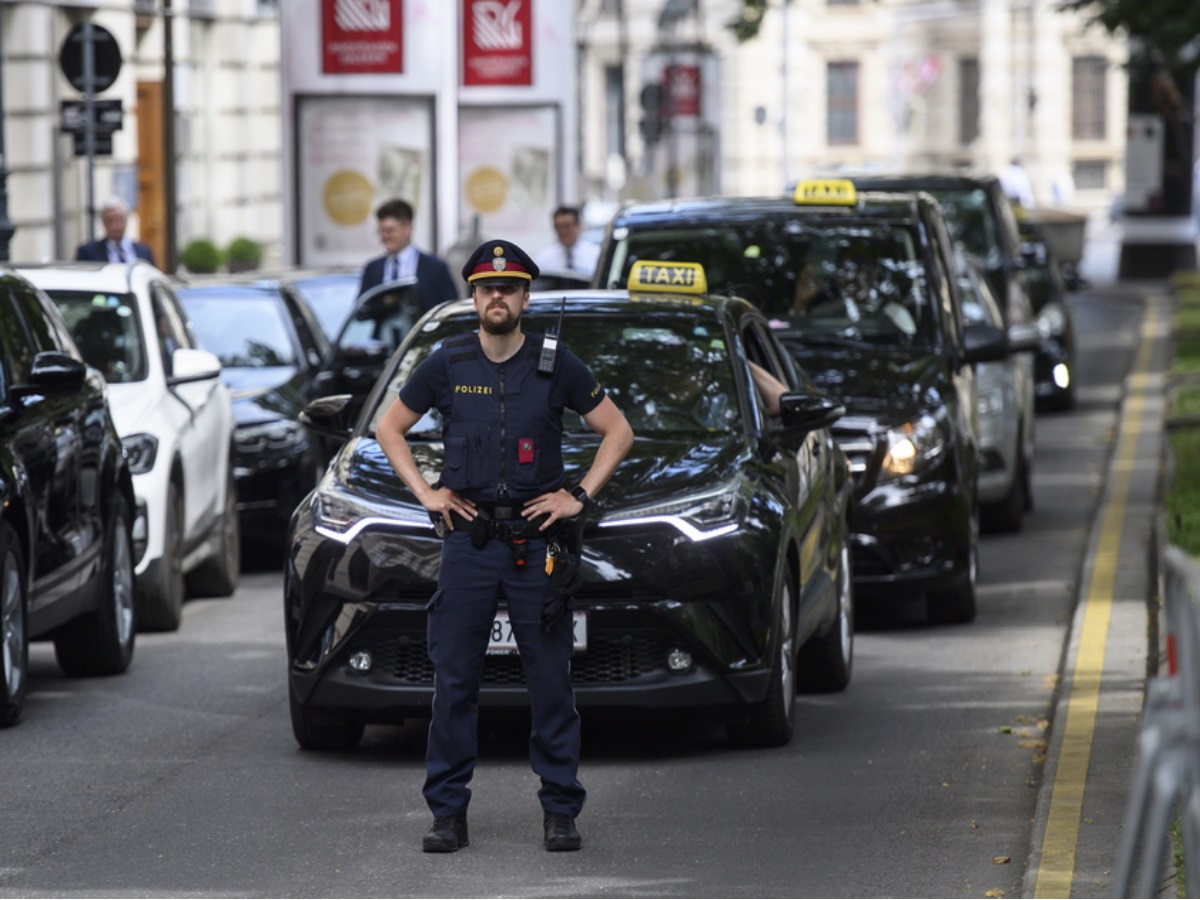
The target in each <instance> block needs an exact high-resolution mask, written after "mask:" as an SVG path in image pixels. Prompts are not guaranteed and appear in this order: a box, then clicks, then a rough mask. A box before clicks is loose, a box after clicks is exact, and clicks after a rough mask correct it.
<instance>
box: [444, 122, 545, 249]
mask: <svg viewBox="0 0 1200 900" xmlns="http://www.w3.org/2000/svg"><path fill="white" fill-rule="evenodd" d="M558 130H559V129H558V110H557V108H556V107H553V106H537V107H505V108H499V107H487V108H481V107H462V108H461V109H460V111H459V122H458V134H459V152H458V156H459V163H460V179H461V183H460V185H459V198H460V199H459V209H460V215H461V221H462V222H463V223H464V230H468V231H469V230H470V227H471V225H472V223H473V222H475V221H478V223H479V239H480V240H487V239H489V238H505V239H507V240H510V241H513V242H514V243H516V244H518V245H519V246H520V247H521V248H522V249H524V250H525V251H526V252H527V253H529V254H530V255H531V256H536V255H537V253H538V251H539V250H541V249H542V247H544V246H545V245H546V244H548V243H549V242H550V241H551V240H553V237H554V232H553V228H552V222H551V218H552V214H553V212H554V208H555V206H557V205H558V192H559V186H558V184H557V183H556V178H557V172H558V169H559V166H558V162H557V160H558V155H559V153H560V152H561V148H560V144H559V138H558Z"/></svg>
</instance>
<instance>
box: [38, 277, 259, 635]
mask: <svg viewBox="0 0 1200 900" xmlns="http://www.w3.org/2000/svg"><path fill="white" fill-rule="evenodd" d="M18 270H19V271H20V272H21V274H23V275H24V276H25V277H26V278H28V279H29V280H30V281H31V282H33V283H34V284H35V285H36V286H37V287H39V288H41V289H42V290H43V291H45V292H46V294H48V295H49V296H50V298H51V299H52V300H53V301H54V303H55V305H56V306H57V307H58V308H59V310H61V311H62V314H63V317H64V318H65V319H66V321H67V325H68V327H69V328H70V329H71V334H72V336H73V337H74V338H75V342H76V344H78V346H79V349H80V350H81V351H82V353H83V357H84V359H85V360H87V362H88V364H89V365H91V366H93V367H94V368H96V369H99V370H100V371H101V372H102V373H103V374H104V377H105V379H106V380H107V381H108V396H109V404H110V406H111V407H112V415H113V420H114V422H115V424H116V426H117V432H118V434H120V436H121V442H122V444H123V445H124V448H125V455H126V457H127V458H128V460H129V467H130V470H131V472H132V473H133V487H134V493H135V494H136V497H137V511H136V515H135V520H134V551H135V556H136V558H137V567H136V570H135V572H136V579H137V582H136V588H137V590H136V593H137V616H138V626H139V628H141V629H143V630H148V631H174V630H175V629H176V628H178V627H179V623H180V620H181V618H182V615H183V600H184V595H185V591H186V593H187V594H189V595H192V596H217V597H223V596H228V595H230V594H232V593H233V592H234V590H235V589H236V588H237V582H238V576H239V574H240V566H241V562H240V560H241V540H240V533H239V530H238V515H237V495H236V489H235V487H234V481H233V470H232V466H231V452H232V446H233V408H232V403H231V400H230V397H229V392H228V389H227V388H226V387H225V385H224V384H223V382H222V380H221V363H220V361H219V360H218V359H217V357H216V356H215V355H213V354H212V353H210V352H208V351H207V350H204V349H202V348H201V347H200V345H199V343H198V342H197V340H196V338H195V335H194V333H193V331H192V329H191V326H190V324H189V323H188V320H187V316H186V314H185V313H184V311H183V308H182V307H181V306H180V304H179V300H178V298H177V297H176V296H175V292H174V289H173V287H172V283H171V281H170V279H169V278H168V277H167V276H166V275H164V274H163V273H162V272H160V271H159V270H158V269H156V268H154V267H153V266H151V265H150V264H149V263H146V262H143V261H140V260H139V261H137V262H134V263H85V262H78V263H66V262H56V263H52V264H49V265H44V266H20V267H18Z"/></svg>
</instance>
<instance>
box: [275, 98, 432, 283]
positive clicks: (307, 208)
mask: <svg viewBox="0 0 1200 900" xmlns="http://www.w3.org/2000/svg"><path fill="white" fill-rule="evenodd" d="M431 109H432V101H431V100H430V99H429V98H424V97H345V96H325V97H297V98H296V135H297V141H296V158H297V167H296V170H297V171H298V172H299V173H300V178H299V184H298V185H297V190H298V194H299V202H298V203H297V211H298V217H299V222H298V223H297V225H298V228H297V232H298V234H299V241H298V244H299V247H298V250H299V253H298V256H299V262H300V264H301V265H305V266H337V265H362V264H363V263H365V262H366V261H367V260H368V259H371V258H373V257H375V256H378V255H380V254H381V253H382V252H383V250H382V247H381V246H380V243H379V238H378V236H377V235H376V233H375V226H376V221H375V209H376V207H378V206H379V204H380V203H382V202H383V201H384V200H389V199H392V198H394V197H398V198H400V199H403V200H407V201H408V202H409V203H411V204H412V206H413V211H414V221H413V240H414V241H415V242H416V244H417V246H419V247H421V248H423V249H426V250H428V249H430V248H431V247H433V246H434V241H433V235H434V233H435V232H434V228H435V225H436V221H435V219H436V216H435V209H434V204H433V176H434V173H433V160H434V156H433V149H432V148H433V114H432V112H431Z"/></svg>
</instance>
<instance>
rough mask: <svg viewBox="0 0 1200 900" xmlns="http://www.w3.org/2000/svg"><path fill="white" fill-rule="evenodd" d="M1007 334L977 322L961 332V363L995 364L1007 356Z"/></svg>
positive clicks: (994, 327) (1000, 329) (1001, 329)
mask: <svg viewBox="0 0 1200 900" xmlns="http://www.w3.org/2000/svg"><path fill="white" fill-rule="evenodd" d="M1008 352H1009V351H1008V332H1006V331H1005V330H1004V329H1003V328H997V327H996V326H995V325H985V324H984V323H982V322H977V323H975V324H973V325H968V326H967V327H966V328H965V329H964V332H963V360H962V361H963V362H964V363H981V362H995V361H996V360H1000V359H1004V358H1005V357H1006V356H1008Z"/></svg>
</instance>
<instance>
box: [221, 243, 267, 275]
mask: <svg viewBox="0 0 1200 900" xmlns="http://www.w3.org/2000/svg"><path fill="white" fill-rule="evenodd" d="M262 253H263V251H262V244H260V243H259V242H258V241H256V240H253V239H251V238H248V237H236V238H234V239H233V240H232V241H230V242H229V247H228V249H226V251H225V262H226V265H228V267H229V271H230V272H246V271H249V270H251V269H257V268H258V266H259V264H260V263H261V262H262Z"/></svg>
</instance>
